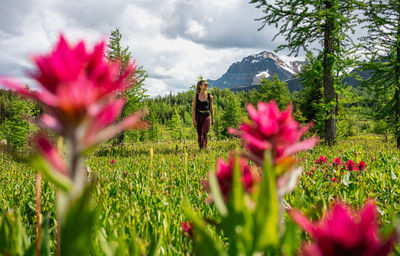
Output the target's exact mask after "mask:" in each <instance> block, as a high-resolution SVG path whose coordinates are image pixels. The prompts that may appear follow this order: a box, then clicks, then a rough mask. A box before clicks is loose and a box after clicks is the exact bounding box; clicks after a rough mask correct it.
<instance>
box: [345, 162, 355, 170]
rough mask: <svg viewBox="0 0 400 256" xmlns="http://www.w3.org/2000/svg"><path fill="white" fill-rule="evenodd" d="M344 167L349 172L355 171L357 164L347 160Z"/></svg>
mask: <svg viewBox="0 0 400 256" xmlns="http://www.w3.org/2000/svg"><path fill="white" fill-rule="evenodd" d="M346 168H347V170H349V171H350V172H352V171H357V166H356V165H355V164H354V162H353V161H352V160H349V161H347V163H346Z"/></svg>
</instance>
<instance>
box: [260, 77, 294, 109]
mask: <svg viewBox="0 0 400 256" xmlns="http://www.w3.org/2000/svg"><path fill="white" fill-rule="evenodd" d="M256 98H257V101H263V102H269V101H270V100H275V102H276V104H277V105H278V107H279V108H280V109H281V110H282V109H284V108H286V107H287V105H288V103H289V101H290V92H289V89H288V88H287V86H286V83H285V82H282V81H280V80H279V78H278V76H277V75H276V74H275V75H274V78H273V79H272V80H271V79H267V78H263V79H262V80H261V84H260V86H259V87H258V91H257V93H256Z"/></svg>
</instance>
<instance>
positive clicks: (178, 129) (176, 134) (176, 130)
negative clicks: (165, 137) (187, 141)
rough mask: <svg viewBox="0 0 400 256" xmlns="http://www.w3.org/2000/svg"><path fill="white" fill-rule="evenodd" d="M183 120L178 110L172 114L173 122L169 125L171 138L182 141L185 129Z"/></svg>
mask: <svg viewBox="0 0 400 256" xmlns="http://www.w3.org/2000/svg"><path fill="white" fill-rule="evenodd" d="M182 125H183V121H182V118H181V117H180V116H179V114H178V112H177V111H176V109H175V111H174V115H173V116H172V119H171V124H170V127H169V130H170V133H171V138H172V139H173V140H175V141H178V140H179V141H181V140H182V138H183V137H184V134H183V132H184V130H183V127H182Z"/></svg>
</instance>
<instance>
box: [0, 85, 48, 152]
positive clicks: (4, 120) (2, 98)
mask: <svg viewBox="0 0 400 256" xmlns="http://www.w3.org/2000/svg"><path fill="white" fill-rule="evenodd" d="M39 111H40V108H39V106H38V105H36V104H35V103H33V102H30V101H27V100H25V99H22V98H20V97H19V96H15V95H14V94H12V93H11V92H10V91H6V90H2V89H0V140H2V139H5V140H7V142H8V143H9V145H11V146H12V147H14V148H16V149H18V150H23V149H25V148H26V146H28V143H29V141H30V140H29V137H30V136H31V135H32V134H33V133H34V132H36V131H37V130H38V128H37V127H36V126H34V125H33V124H32V123H31V122H29V119H33V118H34V117H35V116H36V115H37V114H38V113H39Z"/></svg>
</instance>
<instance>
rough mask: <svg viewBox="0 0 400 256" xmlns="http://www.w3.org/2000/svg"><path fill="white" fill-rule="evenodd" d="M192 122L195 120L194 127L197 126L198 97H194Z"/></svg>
mask: <svg viewBox="0 0 400 256" xmlns="http://www.w3.org/2000/svg"><path fill="white" fill-rule="evenodd" d="M192 120H193V125H194V126H197V122H196V95H194V96H193V103H192Z"/></svg>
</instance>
